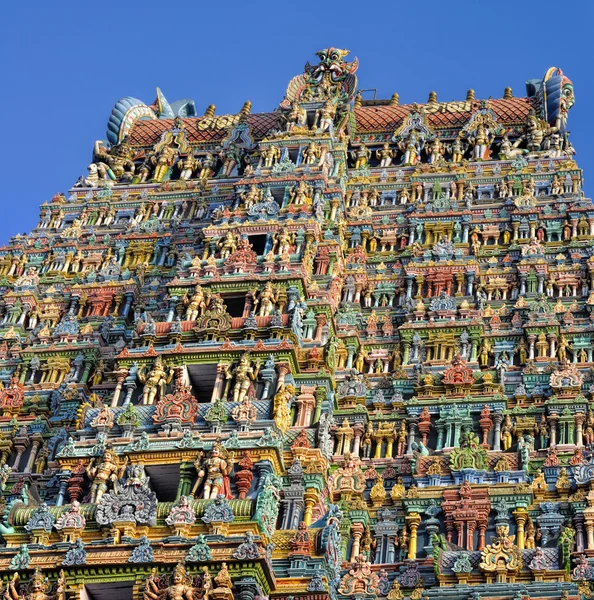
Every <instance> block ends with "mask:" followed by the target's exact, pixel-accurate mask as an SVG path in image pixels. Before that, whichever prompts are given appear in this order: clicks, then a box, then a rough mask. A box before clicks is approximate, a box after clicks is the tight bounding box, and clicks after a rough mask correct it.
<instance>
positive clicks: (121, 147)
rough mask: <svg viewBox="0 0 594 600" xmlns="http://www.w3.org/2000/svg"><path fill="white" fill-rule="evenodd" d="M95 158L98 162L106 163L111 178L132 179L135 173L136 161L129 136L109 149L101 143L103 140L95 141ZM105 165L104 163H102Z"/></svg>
mask: <svg viewBox="0 0 594 600" xmlns="http://www.w3.org/2000/svg"><path fill="white" fill-rule="evenodd" d="M95 158H96V159H97V161H100V162H99V163H98V167H99V165H101V163H104V164H105V166H106V167H107V175H108V177H109V178H110V179H115V180H122V179H131V178H132V176H133V175H134V161H133V160H132V152H131V149H130V144H129V143H128V138H124V139H123V140H122V141H121V142H120V143H119V144H118V145H117V146H113V147H112V148H111V149H110V150H109V151H108V150H106V148H105V147H104V146H102V145H101V141H99V140H98V141H96V142H95ZM101 166H103V165H101Z"/></svg>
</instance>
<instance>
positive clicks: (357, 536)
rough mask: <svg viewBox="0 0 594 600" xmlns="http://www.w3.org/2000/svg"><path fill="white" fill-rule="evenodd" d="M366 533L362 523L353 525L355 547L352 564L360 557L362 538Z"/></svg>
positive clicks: (352, 550) (352, 552)
mask: <svg viewBox="0 0 594 600" xmlns="http://www.w3.org/2000/svg"><path fill="white" fill-rule="evenodd" d="M364 532H365V527H363V524H362V523H353V524H352V525H351V535H352V536H353V545H352V546H351V562H353V561H354V560H355V559H356V558H357V556H359V551H360V548H361V537H362V536H363V533H364Z"/></svg>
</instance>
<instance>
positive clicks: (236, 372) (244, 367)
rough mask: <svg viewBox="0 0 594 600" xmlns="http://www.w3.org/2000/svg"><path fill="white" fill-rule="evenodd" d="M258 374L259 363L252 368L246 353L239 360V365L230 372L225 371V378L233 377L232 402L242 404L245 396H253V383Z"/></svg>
mask: <svg viewBox="0 0 594 600" xmlns="http://www.w3.org/2000/svg"><path fill="white" fill-rule="evenodd" d="M259 372H260V363H259V362H256V364H255V366H254V367H252V364H251V361H250V355H249V354H248V353H247V352H246V353H245V354H243V356H242V357H241V358H240V359H239V364H238V365H237V366H236V367H235V369H233V370H232V371H227V373H226V378H227V379H228V380H229V379H231V378H232V377H235V385H234V386H233V402H240V403H241V402H243V401H244V400H245V398H246V397H247V396H255V391H254V386H253V382H254V381H255V380H256V378H257V377H258V373H259Z"/></svg>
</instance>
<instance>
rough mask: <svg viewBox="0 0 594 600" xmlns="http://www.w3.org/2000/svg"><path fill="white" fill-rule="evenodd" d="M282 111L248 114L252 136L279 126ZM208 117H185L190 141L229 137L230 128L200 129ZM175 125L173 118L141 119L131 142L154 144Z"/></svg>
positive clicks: (260, 135)
mask: <svg viewBox="0 0 594 600" xmlns="http://www.w3.org/2000/svg"><path fill="white" fill-rule="evenodd" d="M279 117H280V113H259V114H254V115H249V116H248V125H249V126H250V129H251V133H252V136H253V137H254V138H256V139H261V138H263V137H265V136H266V134H267V133H268V132H269V131H271V130H272V129H275V128H278V126H279V124H278V121H279ZM204 118H206V117H198V118H197V119H196V118H194V119H184V125H185V127H186V132H187V135H188V141H189V142H190V143H194V144H196V143H208V142H218V141H221V140H223V139H224V138H225V137H227V135H228V133H229V129H198V124H199V123H200V121H202V119H204ZM172 127H173V119H158V120H150V121H149V120H140V121H137V122H136V123H135V124H134V126H133V127H132V131H131V132H130V143H131V144H132V145H133V146H154V145H155V144H156V143H157V142H158V141H159V139H160V137H161V135H162V134H163V132H164V131H167V130H168V129H171V128H172Z"/></svg>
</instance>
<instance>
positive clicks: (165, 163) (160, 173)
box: [153, 146, 177, 182]
mask: <svg viewBox="0 0 594 600" xmlns="http://www.w3.org/2000/svg"><path fill="white" fill-rule="evenodd" d="M176 157H177V150H175V148H172V147H171V146H164V147H163V148H162V149H161V151H160V152H159V153H158V154H157V157H156V161H157V164H156V166H155V172H154V173H153V181H157V182H160V181H163V178H164V177H165V175H166V174H167V171H168V170H169V169H170V168H171V167H172V166H173V163H174V162H175V159H176Z"/></svg>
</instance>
